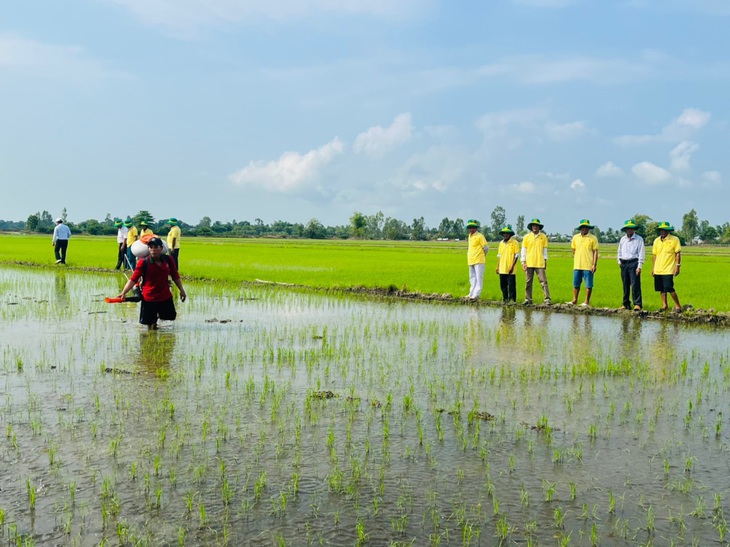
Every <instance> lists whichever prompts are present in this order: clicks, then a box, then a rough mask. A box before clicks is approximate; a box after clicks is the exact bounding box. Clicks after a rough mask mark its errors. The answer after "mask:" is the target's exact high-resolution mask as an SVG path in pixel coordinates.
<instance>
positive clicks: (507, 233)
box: [499, 224, 515, 241]
mask: <svg viewBox="0 0 730 547" xmlns="http://www.w3.org/2000/svg"><path fill="white" fill-rule="evenodd" d="M499 233H500V234H502V238H503V239H504V240H505V241H509V238H511V237H512V236H513V235H515V232H514V230H513V229H512V225H511V224H505V225H504V227H503V228H502V229H501V230H500V231H499Z"/></svg>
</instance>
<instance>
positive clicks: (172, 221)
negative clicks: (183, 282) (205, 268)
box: [166, 217, 181, 268]
mask: <svg viewBox="0 0 730 547" xmlns="http://www.w3.org/2000/svg"><path fill="white" fill-rule="evenodd" d="M166 224H168V225H169V226H170V231H169V232H168V233H167V248H168V249H169V250H170V254H171V255H172V258H174V259H175V264H177V267H178V268H179V267H180V258H179V257H180V235H181V233H180V222H179V221H178V220H177V219H176V218H175V217H170V218H169V219H168V220H167V223H166Z"/></svg>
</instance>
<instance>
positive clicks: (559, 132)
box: [545, 122, 588, 141]
mask: <svg viewBox="0 0 730 547" xmlns="http://www.w3.org/2000/svg"><path fill="white" fill-rule="evenodd" d="M545 132H546V133H547V136H548V138H549V139H551V140H553V141H570V140H574V139H577V138H580V137H582V136H583V135H585V134H586V133H587V132H588V128H587V127H586V124H585V122H569V123H562V124H557V123H552V122H550V123H547V124H545Z"/></svg>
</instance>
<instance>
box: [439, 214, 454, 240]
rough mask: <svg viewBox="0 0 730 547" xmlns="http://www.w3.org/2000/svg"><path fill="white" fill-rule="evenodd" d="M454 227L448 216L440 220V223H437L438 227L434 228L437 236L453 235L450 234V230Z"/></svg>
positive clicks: (449, 236)
mask: <svg viewBox="0 0 730 547" xmlns="http://www.w3.org/2000/svg"><path fill="white" fill-rule="evenodd" d="M453 229H454V223H453V222H451V221H450V220H449V217H444V218H443V219H442V220H441V224H439V227H438V229H437V230H436V235H437V236H438V237H448V238H451V237H454V236H453V235H452V230H453Z"/></svg>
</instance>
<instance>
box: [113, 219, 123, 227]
mask: <svg viewBox="0 0 730 547" xmlns="http://www.w3.org/2000/svg"><path fill="white" fill-rule="evenodd" d="M122 224H124V223H123V222H122V219H121V218H115V219H114V227H115V228H121V227H122Z"/></svg>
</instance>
